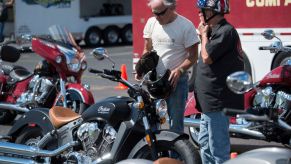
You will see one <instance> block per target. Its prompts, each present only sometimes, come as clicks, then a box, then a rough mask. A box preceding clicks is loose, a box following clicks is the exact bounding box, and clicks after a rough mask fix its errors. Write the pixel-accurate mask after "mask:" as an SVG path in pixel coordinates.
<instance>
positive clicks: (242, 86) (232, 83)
mask: <svg viewBox="0 0 291 164" xmlns="http://www.w3.org/2000/svg"><path fill="white" fill-rule="evenodd" d="M226 84H227V86H228V88H229V89H230V90H231V91H232V92H234V93H236V94H243V93H245V92H247V91H249V90H250V89H252V88H253V82H252V78H251V76H250V75H249V74H248V73H247V72H244V71H239V72H234V73H232V74H230V75H229V76H227V78H226Z"/></svg>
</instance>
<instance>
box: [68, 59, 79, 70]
mask: <svg viewBox="0 0 291 164" xmlns="http://www.w3.org/2000/svg"><path fill="white" fill-rule="evenodd" d="M67 66H68V68H69V70H71V71H73V72H78V71H80V69H81V63H80V61H79V60H78V59H77V58H74V59H72V60H71V61H70V62H69V63H67Z"/></svg>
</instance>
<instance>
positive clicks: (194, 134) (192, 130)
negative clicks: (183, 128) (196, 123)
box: [189, 114, 201, 148]
mask: <svg viewBox="0 0 291 164" xmlns="http://www.w3.org/2000/svg"><path fill="white" fill-rule="evenodd" d="M190 118H192V119H199V120H200V119H201V114H193V115H191V116H190ZM199 132H200V128H196V127H189V135H190V137H191V139H192V141H193V143H194V146H195V147H196V148H199V147H200V145H199V142H198V137H199Z"/></svg>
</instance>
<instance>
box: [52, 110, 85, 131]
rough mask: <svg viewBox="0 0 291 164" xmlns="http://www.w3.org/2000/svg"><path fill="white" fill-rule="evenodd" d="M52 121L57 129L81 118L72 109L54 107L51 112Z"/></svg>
mask: <svg viewBox="0 0 291 164" xmlns="http://www.w3.org/2000/svg"><path fill="white" fill-rule="evenodd" d="M49 117H50V120H51V122H52V124H53V126H54V127H55V128H59V127H61V126H63V125H65V124H67V123H69V122H72V121H74V120H76V119H78V118H80V117H81V115H79V114H77V113H75V112H74V111H72V110H71V109H70V108H64V107H60V106H54V107H52V108H51V109H50V110H49Z"/></svg>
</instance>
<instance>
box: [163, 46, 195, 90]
mask: <svg viewBox="0 0 291 164" xmlns="http://www.w3.org/2000/svg"><path fill="white" fill-rule="evenodd" d="M186 51H187V52H188V54H189V57H188V58H187V59H185V60H184V62H183V63H182V64H181V65H180V66H178V67H177V68H175V69H174V70H172V71H171V75H170V77H169V80H170V81H171V84H172V86H173V87H174V88H176V85H177V83H178V80H179V78H180V76H181V75H182V74H183V73H184V72H185V71H187V70H188V69H189V68H190V67H191V66H192V65H193V64H194V63H196V62H197V58H198V43H196V44H194V45H192V46H190V47H188V48H186Z"/></svg>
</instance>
